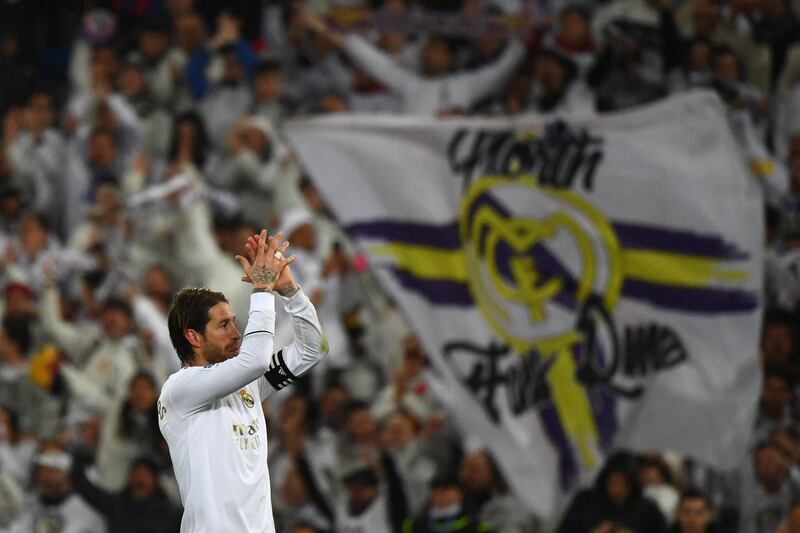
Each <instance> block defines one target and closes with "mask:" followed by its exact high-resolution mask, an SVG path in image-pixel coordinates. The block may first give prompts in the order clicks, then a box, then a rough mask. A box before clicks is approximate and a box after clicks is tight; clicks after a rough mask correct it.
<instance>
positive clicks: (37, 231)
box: [19, 217, 47, 257]
mask: <svg viewBox="0 0 800 533" xmlns="http://www.w3.org/2000/svg"><path fill="white" fill-rule="evenodd" d="M19 240H20V242H21V244H22V248H24V249H25V253H26V254H27V255H28V256H29V257H36V255H37V254H38V253H39V252H40V251H42V250H43V249H44V247H45V245H47V230H46V229H45V228H43V227H42V225H41V224H40V223H39V221H38V220H36V218H33V217H30V218H26V219H24V220H23V221H22V223H21V224H20V227H19Z"/></svg>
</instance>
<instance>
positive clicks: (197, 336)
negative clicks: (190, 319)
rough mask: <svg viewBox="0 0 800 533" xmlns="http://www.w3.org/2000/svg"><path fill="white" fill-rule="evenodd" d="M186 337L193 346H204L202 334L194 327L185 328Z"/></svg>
mask: <svg viewBox="0 0 800 533" xmlns="http://www.w3.org/2000/svg"><path fill="white" fill-rule="evenodd" d="M183 336H184V338H185V339H186V340H187V341H189V344H191V345H192V348H200V347H201V346H202V340H201V338H202V336H203V335H202V334H201V333H198V332H197V331H195V330H193V329H185V330H183Z"/></svg>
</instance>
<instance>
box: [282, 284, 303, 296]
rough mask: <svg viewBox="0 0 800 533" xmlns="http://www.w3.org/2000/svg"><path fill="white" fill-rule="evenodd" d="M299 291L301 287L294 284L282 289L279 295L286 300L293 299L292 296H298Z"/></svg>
mask: <svg viewBox="0 0 800 533" xmlns="http://www.w3.org/2000/svg"><path fill="white" fill-rule="evenodd" d="M299 290H300V286H299V285H298V284H297V283H292V284H291V285H289V286H288V287H281V288H280V290H278V294H280V295H281V296H283V297H284V298H291V297H292V296H294V295H295V294H297V291H299Z"/></svg>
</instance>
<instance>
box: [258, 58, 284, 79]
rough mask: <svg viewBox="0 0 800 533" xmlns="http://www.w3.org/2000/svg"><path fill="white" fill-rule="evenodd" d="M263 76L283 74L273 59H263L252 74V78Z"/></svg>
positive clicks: (278, 64)
mask: <svg viewBox="0 0 800 533" xmlns="http://www.w3.org/2000/svg"><path fill="white" fill-rule="evenodd" d="M265 74H283V70H282V69H281V65H280V63H278V62H277V61H276V60H274V59H263V60H262V61H261V62H260V63H259V64H258V65H256V69H255V71H254V72H253V77H254V78H257V77H259V76H263V75H265Z"/></svg>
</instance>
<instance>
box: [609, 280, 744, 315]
mask: <svg viewBox="0 0 800 533" xmlns="http://www.w3.org/2000/svg"><path fill="white" fill-rule="evenodd" d="M622 294H623V295H624V296H626V297H628V298H632V299H635V300H642V301H645V302H648V303H651V304H653V305H655V306H657V307H662V308H667V309H672V310H675V311H685V312H689V313H712V314H713V313H744V312H749V311H752V310H753V309H755V308H756V306H757V305H758V301H757V300H756V297H755V296H754V295H753V294H752V293H749V292H744V291H737V290H730V289H705V288H695V287H678V286H669V285H656V284H653V283H647V282H644V281H637V280H632V279H626V280H625V281H624V283H623V285H622Z"/></svg>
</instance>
